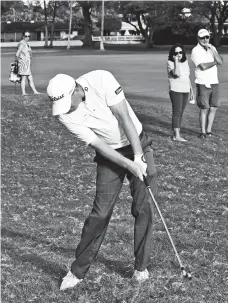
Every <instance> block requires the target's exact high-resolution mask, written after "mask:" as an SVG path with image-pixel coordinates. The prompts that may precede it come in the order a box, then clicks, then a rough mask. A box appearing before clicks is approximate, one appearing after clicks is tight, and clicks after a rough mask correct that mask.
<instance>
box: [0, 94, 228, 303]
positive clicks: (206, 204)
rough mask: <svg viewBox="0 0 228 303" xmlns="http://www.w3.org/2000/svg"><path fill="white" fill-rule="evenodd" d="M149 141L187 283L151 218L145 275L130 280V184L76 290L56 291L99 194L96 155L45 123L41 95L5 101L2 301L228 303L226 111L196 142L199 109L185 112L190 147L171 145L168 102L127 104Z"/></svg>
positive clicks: (49, 120) (161, 201)
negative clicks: (146, 277) (139, 279)
mask: <svg viewBox="0 0 228 303" xmlns="http://www.w3.org/2000/svg"><path fill="white" fill-rule="evenodd" d="M129 101H130V103H131V104H132V106H133V108H134V109H135V111H136V113H137V115H138V116H139V118H140V119H141V121H142V122H143V124H144V128H145V130H146V131H148V132H150V134H151V136H152V138H153V148H154V154H155V161H156V165H157V169H158V188H159V190H158V196H157V201H158V203H159V205H160V208H161V211H162V213H163V216H164V217H165V220H166V223H167V225H168V227H169V229H170V232H171V234H172V236H173V239H174V242H175V243H176V246H177V249H178V251H179V252H180V256H181V258H182V260H183V262H184V263H185V264H186V265H187V268H188V269H189V270H190V271H191V272H192V275H193V279H192V281H191V282H186V281H183V280H182V278H181V276H180V270H179V267H178V263H177V260H176V259H175V255H174V253H173V250H172V248H171V245H170V243H169V240H168V238H167V235H166V233H165V232H164V228H163V226H162V223H161V221H160V219H159V217H158V215H156V222H155V229H154V236H153V247H152V251H151V267H150V268H149V271H150V274H151V278H150V279H149V280H148V281H147V282H145V283H143V284H141V285H138V284H136V283H135V282H133V281H132V280H131V279H130V277H131V275H132V274H133V263H134V257H133V219H132V217H131V214H130V206H131V198H130V194H129V190H128V185H127V182H125V183H124V186H123V189H122V192H121V195H120V199H119V201H118V203H117V205H116V207H115V210H114V214H113V217H112V219H111V222H110V225H109V228H108V231H107V234H106V237H105V240H104V243H103V245H102V247H101V250H100V252H99V254H98V257H97V258H96V260H95V262H94V263H93V265H92V267H91V268H90V271H89V272H88V274H87V276H86V279H85V280H84V282H82V283H81V284H80V285H79V286H78V288H76V289H73V290H69V291H67V292H59V284H60V280H61V277H63V275H64V274H65V273H66V271H67V268H68V266H69V264H70V263H71V261H73V259H74V250H75V247H76V244H77V243H78V242H79V239H80V233H81V228H82V226H83V223H84V220H85V218H86V217H87V215H88V213H89V211H90V209H91V206H92V203H93V197H94V194H95V171H96V167H95V164H94V163H93V155H94V153H93V151H92V150H90V149H85V147H83V145H82V144H81V143H80V142H78V141H77V140H75V139H74V137H73V136H72V135H71V134H70V133H68V131H67V130H66V129H64V128H63V127H62V126H61V125H60V124H59V123H57V121H56V120H55V119H54V118H52V117H51V115H50V108H49V102H48V100H47V97H45V96H38V97H33V96H28V97H26V98H25V97H20V96H15V95H5V96H3V97H2V132H3V135H2V217H3V219H2V302H4V303H11V302H17V303H25V302H37V303H38V302H39V303H44V302H45V303H58V302H59V303H62V302H64V303H72V302H80V303H90V302H91V303H92V302H101V303H106V302H107V303H114V302H115V303H117V302H120V303H124V302H125V303H130V302H132V303H133V302H134V303H139V302H141V303H146V302H151V303H167V302H170V303H173V302H182V303H183V302H194V303H203V302H205V303H217V302H221V303H224V302H227V297H228V293H227V291H228V290H227V289H228V288H227V276H228V263H227V255H228V251H227V250H228V249H227V247H228V243H227V221H228V206H227V204H226V203H227V197H228V189H227V182H228V179H227V175H228V172H227V154H228V152H227V147H228V131H227V127H226V125H227V114H228V107H223V108H220V109H219V110H218V113H217V116H216V120H215V123H214V131H215V133H216V136H215V137H213V138H210V139H207V140H205V141H202V140H200V139H198V138H197V135H198V110H197V108H196V107H195V106H192V105H189V106H188V108H187V110H186V112H185V116H184V123H183V136H184V137H185V138H186V139H188V142H186V143H178V142H173V141H172V140H171V139H170V134H171V132H170V116H171V107H170V104H169V103H167V102H164V101H163V102H158V101H156V100H143V99H140V100H139V98H136V97H135V98H134V96H131V98H129Z"/></svg>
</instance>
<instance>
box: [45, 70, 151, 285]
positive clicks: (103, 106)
mask: <svg viewBox="0 0 228 303" xmlns="http://www.w3.org/2000/svg"><path fill="white" fill-rule="evenodd" d="M47 94H48V95H49V97H50V99H51V101H52V102H53V103H52V104H53V107H52V114H53V116H57V115H58V116H59V120H60V122H62V123H63V124H64V125H65V126H66V127H67V128H68V129H69V131H70V132H71V133H72V134H73V135H75V136H76V137H77V138H78V139H80V140H82V141H83V142H85V143H86V145H88V146H91V147H92V148H94V149H95V151H96V156H95V159H94V161H95V162H96V163H97V179H96V196H95V199H94V204H93V208H92V211H91V213H90V214H89V216H88V218H87V219H86V220H85V223H84V227H83V230H82V235H81V240H80V243H79V244H78V246H77V248H76V252H75V261H74V262H73V263H72V264H71V269H70V271H69V272H68V273H67V275H66V276H65V277H64V278H63V281H62V284H61V286H60V290H65V289H68V288H72V287H75V286H76V285H77V284H78V283H80V282H81V281H82V280H83V279H84V277H85V275H86V273H87V271H88V270H89V267H90V265H91V263H92V261H93V260H94V258H95V257H96V255H97V253H98V251H99V248H100V246H101V244H102V241H103V239H104V236H105V233H106V230H107V227H108V223H109V220H110V218H111V215H112V212H113V208H114V205H115V203H116V201H117V199H118V195H119V193H120V190H121V187H122V184H123V181H124V178H125V176H127V178H128V180H129V183H130V189H131V195H132V198H133V202H132V208H131V212H132V215H133V217H134V218H135V226H134V255H135V265H134V268H135V271H134V275H133V278H134V279H136V280H137V281H144V280H146V279H148V278H149V272H148V270H147V267H148V266H149V264H150V249H151V238H152V221H153V214H152V213H151V210H150V203H149V202H150V200H149V199H150V196H149V193H148V191H147V189H146V187H145V184H144V182H143V175H144V176H147V180H148V183H149V184H150V186H151V188H152V190H153V192H154V193H155V192H156V168H155V165H154V160H153V150H152V148H151V143H152V139H151V138H150V137H149V136H148V135H147V134H146V133H144V132H143V131H142V124H141V123H140V122H139V120H138V119H137V117H136V115H135V113H134V112H133V110H132V108H131V106H130V105H129V103H128V102H127V100H126V99H125V96H124V93H123V90H122V88H121V86H120V84H119V83H118V82H117V80H116V79H115V78H114V76H113V75H112V74H111V73H110V72H108V71H105V70H95V71H91V72H89V73H87V74H85V75H82V76H81V77H79V78H78V79H77V80H76V81H75V80H74V79H73V78H72V77H70V76H68V75H65V74H58V75H56V76H55V77H54V78H52V79H51V80H50V81H49V84H48V87H47Z"/></svg>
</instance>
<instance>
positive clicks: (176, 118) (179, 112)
mask: <svg viewBox="0 0 228 303" xmlns="http://www.w3.org/2000/svg"><path fill="white" fill-rule="evenodd" d="M169 96H170V99H171V102H172V111H173V114H172V128H180V127H181V121H182V116H183V113H184V109H185V107H186V104H187V102H188V93H179V92H174V91H172V90H171V91H169Z"/></svg>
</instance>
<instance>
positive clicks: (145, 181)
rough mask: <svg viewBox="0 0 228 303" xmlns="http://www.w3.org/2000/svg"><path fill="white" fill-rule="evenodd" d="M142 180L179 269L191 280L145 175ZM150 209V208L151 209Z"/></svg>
mask: <svg viewBox="0 0 228 303" xmlns="http://www.w3.org/2000/svg"><path fill="white" fill-rule="evenodd" d="M143 180H144V183H145V185H146V188H147V189H148V191H149V193H150V196H151V198H152V200H153V202H154V205H155V206H156V209H157V211H158V213H159V216H160V218H161V220H162V223H163V225H164V227H165V230H166V233H167V235H168V237H169V240H170V242H171V244H172V247H173V250H174V252H175V254H176V257H177V260H178V262H179V265H180V269H181V271H182V275H183V277H184V278H187V279H189V280H191V278H192V276H191V274H190V273H189V272H187V271H186V270H185V268H184V266H183V264H182V262H181V259H180V256H179V254H178V252H177V249H176V247H175V245H174V242H173V240H172V238H171V235H170V233H169V230H168V228H167V225H166V223H165V220H164V218H163V216H162V214H161V211H160V209H159V207H158V204H157V202H156V200H155V198H154V195H153V193H152V190H151V188H150V185H149V183H148V181H147V179H146V177H145V176H143ZM150 207H151V208H152V204H151V201H150ZM151 210H152V209H151Z"/></svg>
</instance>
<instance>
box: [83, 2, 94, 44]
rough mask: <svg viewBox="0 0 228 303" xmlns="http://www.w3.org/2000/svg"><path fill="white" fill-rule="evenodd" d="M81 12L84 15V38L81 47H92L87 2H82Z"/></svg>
mask: <svg viewBox="0 0 228 303" xmlns="http://www.w3.org/2000/svg"><path fill="white" fill-rule="evenodd" d="M82 12H83V17H84V35H85V36H84V40H83V45H82V47H90V48H91V47H93V41H92V21H91V16H90V13H91V12H90V6H89V4H88V3H83V4H82Z"/></svg>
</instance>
